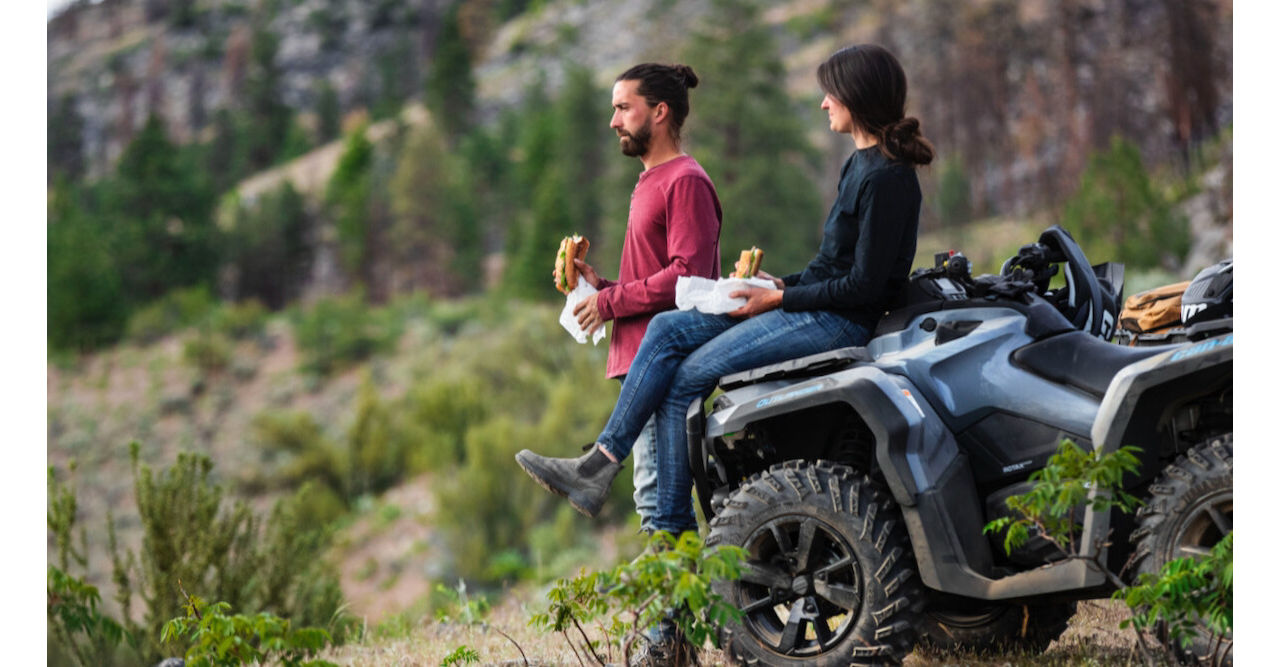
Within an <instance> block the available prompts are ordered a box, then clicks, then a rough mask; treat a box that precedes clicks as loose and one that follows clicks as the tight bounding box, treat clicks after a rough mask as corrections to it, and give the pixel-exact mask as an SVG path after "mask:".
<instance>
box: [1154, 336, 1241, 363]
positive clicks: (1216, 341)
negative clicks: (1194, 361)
mask: <svg viewBox="0 0 1280 667" xmlns="http://www.w3.org/2000/svg"><path fill="white" fill-rule="evenodd" d="M1234 337H1235V334H1233V333H1230V334H1227V335H1226V336H1225V337H1223V338H1210V339H1209V340H1206V341H1204V342H1203V343H1196V344H1195V345H1192V346H1191V347H1188V348H1184V349H1181V350H1178V351H1177V352H1174V353H1173V356H1172V357H1169V361H1178V360H1180V359H1186V358H1187V357H1194V356H1196V355H1197V354H1203V353H1205V352H1208V351H1209V350H1216V349H1218V348H1220V347H1226V346H1227V345H1230V344H1231V343H1232V339H1233V338H1234Z"/></svg>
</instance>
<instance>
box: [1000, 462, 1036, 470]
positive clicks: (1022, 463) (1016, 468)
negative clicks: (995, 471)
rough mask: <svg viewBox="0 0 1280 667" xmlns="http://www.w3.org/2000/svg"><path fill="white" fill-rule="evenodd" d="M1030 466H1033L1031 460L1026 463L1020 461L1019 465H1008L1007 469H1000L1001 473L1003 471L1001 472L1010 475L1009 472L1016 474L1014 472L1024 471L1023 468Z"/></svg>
mask: <svg viewBox="0 0 1280 667" xmlns="http://www.w3.org/2000/svg"><path fill="white" fill-rule="evenodd" d="M1029 465H1031V459H1027V460H1026V461H1020V462H1018V463H1012V464H1010V465H1007V466H1005V467H1003V468H1001V469H1000V471H1001V472H1006V473H1008V472H1014V471H1016V470H1022V469H1023V468H1025V467H1027V466H1029Z"/></svg>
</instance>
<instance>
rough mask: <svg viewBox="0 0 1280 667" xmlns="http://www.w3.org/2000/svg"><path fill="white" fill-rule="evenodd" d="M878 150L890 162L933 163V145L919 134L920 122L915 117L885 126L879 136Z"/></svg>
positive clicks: (908, 117)
mask: <svg viewBox="0 0 1280 667" xmlns="http://www.w3.org/2000/svg"><path fill="white" fill-rule="evenodd" d="M880 150H881V152H883V153H884V155H885V157H887V158H889V159H891V160H900V161H902V162H910V163H911V164H914V165H924V164H929V163H930V162H933V144H931V143H929V140H928V139H925V138H924V135H923V134H922V133H921V132H920V120H919V119H917V118H916V117H915V116H907V117H906V118H903V119H901V120H898V121H897V122H894V123H890V124H889V125H886V126H885V127H884V129H883V131H882V133H881V136H880Z"/></svg>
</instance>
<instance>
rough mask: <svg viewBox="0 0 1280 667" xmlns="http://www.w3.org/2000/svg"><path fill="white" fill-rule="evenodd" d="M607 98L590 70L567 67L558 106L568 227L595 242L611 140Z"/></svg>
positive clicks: (598, 229) (559, 147)
mask: <svg viewBox="0 0 1280 667" xmlns="http://www.w3.org/2000/svg"><path fill="white" fill-rule="evenodd" d="M608 95H609V94H608V93H607V92H605V91H604V90H602V89H600V88H598V87H597V86H596V85H595V82H594V81H593V77H592V73H591V70H590V69H587V68H586V67H582V66H577V65H573V66H569V67H568V68H566V83H565V87H564V90H562V91H561V93H560V98H559V100H558V102H557V104H556V107H557V115H558V116H559V118H558V123H559V124H560V126H561V127H560V134H561V141H560V143H559V146H558V149H559V151H560V162H561V164H562V165H563V167H564V170H565V175H566V179H567V180H568V184H569V191H568V192H567V193H566V194H567V201H566V202H565V203H566V205H567V206H568V217H569V227H570V228H571V229H573V230H574V231H576V232H577V233H579V234H582V235H583V236H586V237H587V238H589V239H593V240H595V239H598V238H599V231H600V216H601V213H602V211H601V205H600V189H601V175H602V173H603V171H604V151H605V145H606V142H609V141H610V139H611V138H612V133H611V132H610V131H609V114H608V107H607V106H606V102H607V100H608V99H609V97H608Z"/></svg>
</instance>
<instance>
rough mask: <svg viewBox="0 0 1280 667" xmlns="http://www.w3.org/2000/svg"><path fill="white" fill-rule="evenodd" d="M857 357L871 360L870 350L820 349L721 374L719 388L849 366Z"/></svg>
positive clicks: (858, 359) (858, 348)
mask: <svg viewBox="0 0 1280 667" xmlns="http://www.w3.org/2000/svg"><path fill="white" fill-rule="evenodd" d="M859 361H871V353H870V352H867V348H865V347H842V348H840V349H838V350H831V351H829V352H819V353H818V354H811V355H809V356H807V357H799V358H797V359H791V360H789V361H782V362H779V363H776V364H771V365H769V366H761V367H759V368H753V369H751V370H749V371H742V372H741V373H733V374H730V375H726V376H724V377H722V378H720V388H721V389H724V390H725V391H728V390H730V389H737V388H738V387H745V386H747V385H749V384H755V383H757V382H765V381H767V380H781V379H783V378H800V377H812V376H814V375H822V374H823V373H830V372H832V371H837V370H840V369H841V368H845V367H847V366H852V365H853V364H854V363H856V362H859Z"/></svg>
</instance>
